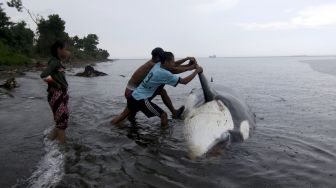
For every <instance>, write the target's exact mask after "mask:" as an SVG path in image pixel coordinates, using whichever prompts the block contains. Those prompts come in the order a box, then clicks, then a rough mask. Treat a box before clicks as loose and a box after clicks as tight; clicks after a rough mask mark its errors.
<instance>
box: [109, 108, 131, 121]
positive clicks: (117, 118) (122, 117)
mask: <svg viewBox="0 0 336 188" xmlns="http://www.w3.org/2000/svg"><path fill="white" fill-rule="evenodd" d="M129 114H130V110H129V109H128V108H127V107H126V108H125V109H124V111H123V112H121V114H120V115H118V116H117V117H115V118H113V119H112V121H111V123H112V124H113V125H116V124H118V123H120V122H122V121H123V120H124V119H126V118H127V116H128V115H129Z"/></svg>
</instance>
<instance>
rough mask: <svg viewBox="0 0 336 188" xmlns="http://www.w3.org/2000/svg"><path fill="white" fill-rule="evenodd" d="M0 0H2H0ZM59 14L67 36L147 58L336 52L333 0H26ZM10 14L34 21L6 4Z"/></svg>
mask: <svg viewBox="0 0 336 188" xmlns="http://www.w3.org/2000/svg"><path fill="white" fill-rule="evenodd" d="M0 2H5V0H0ZM23 4H24V6H25V7H27V8H28V9H30V10H31V11H32V12H34V13H35V14H38V15H41V16H43V17H47V16H48V15H50V14H59V15H60V16H61V18H62V19H63V20H65V21H66V32H68V33H69V34H70V36H74V35H78V36H80V37H83V36H85V35H87V34H89V33H95V34H97V35H98V37H99V40H100V45H99V47H100V48H103V49H107V50H108V51H109V53H110V54H111V57H112V58H147V57H150V52H151V50H152V49H153V48H154V47H162V48H164V49H165V50H167V51H172V52H173V53H174V54H175V56H177V57H186V56H195V57H208V56H209V55H214V54H215V55H217V56H220V57H241V56H242V57H248V56H291V55H333V54H336V46H335V44H336V0H96V1H93V0H71V1H69V0H57V1H56V0H23ZM5 11H6V12H7V14H9V15H10V16H11V17H12V20H13V21H19V20H25V21H26V22H28V25H29V27H30V28H31V29H33V30H36V26H35V25H34V24H33V22H32V21H31V20H30V19H29V17H28V15H27V14H26V13H25V12H22V13H20V12H17V11H16V10H15V9H13V8H8V7H6V6H5Z"/></svg>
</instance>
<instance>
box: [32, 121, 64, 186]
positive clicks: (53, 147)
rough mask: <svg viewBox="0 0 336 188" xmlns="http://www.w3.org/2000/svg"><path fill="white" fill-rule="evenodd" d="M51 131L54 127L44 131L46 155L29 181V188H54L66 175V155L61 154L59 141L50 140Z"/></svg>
mask: <svg viewBox="0 0 336 188" xmlns="http://www.w3.org/2000/svg"><path fill="white" fill-rule="evenodd" d="M51 130H52V127H51V128H48V129H46V130H45V131H44V140H43V143H44V146H45V155H44V156H43V157H42V159H41V161H40V162H39V164H38V167H37V169H36V170H35V171H34V172H33V174H32V176H31V177H30V178H29V179H28V182H29V183H28V185H29V186H28V187H31V188H34V187H52V186H53V185H56V184H57V183H58V182H59V181H60V180H61V179H62V177H63V175H64V154H63V153H62V152H61V150H60V147H59V145H58V143H57V141H51V140H49V139H48V134H49V133H50V131H51Z"/></svg>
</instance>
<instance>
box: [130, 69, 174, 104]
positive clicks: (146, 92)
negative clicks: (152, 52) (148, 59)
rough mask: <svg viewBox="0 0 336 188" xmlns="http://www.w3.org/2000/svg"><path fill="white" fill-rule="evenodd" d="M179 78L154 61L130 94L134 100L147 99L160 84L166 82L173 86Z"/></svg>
mask: <svg viewBox="0 0 336 188" xmlns="http://www.w3.org/2000/svg"><path fill="white" fill-rule="evenodd" d="M179 80H180V78H179V77H177V76H176V75H174V74H173V73H171V72H169V71H168V70H166V69H163V68H161V63H156V64H155V65H154V67H153V68H152V69H151V70H150V71H149V73H148V74H147V76H146V77H145V79H144V80H143V81H142V82H141V84H140V85H139V86H138V87H137V88H136V89H135V90H134V91H133V93H132V96H133V97H134V99H136V100H141V99H148V98H150V97H152V96H153V95H154V93H155V91H156V90H157V89H158V88H159V87H160V86H161V85H164V84H168V85H171V86H174V87H175V86H177V84H178V83H179Z"/></svg>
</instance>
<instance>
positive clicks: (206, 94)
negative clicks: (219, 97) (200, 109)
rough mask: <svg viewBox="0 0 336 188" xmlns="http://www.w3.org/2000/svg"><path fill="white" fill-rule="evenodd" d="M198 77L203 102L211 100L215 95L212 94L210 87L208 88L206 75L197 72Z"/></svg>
mask: <svg viewBox="0 0 336 188" xmlns="http://www.w3.org/2000/svg"><path fill="white" fill-rule="evenodd" d="M198 77H199V79H200V82H201V86H202V90H203V94H204V99H205V102H210V101H213V100H214V99H215V95H214V93H213V91H212V89H211V88H210V85H209V82H208V80H207V79H206V77H205V76H204V74H203V73H199V74H198Z"/></svg>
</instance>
